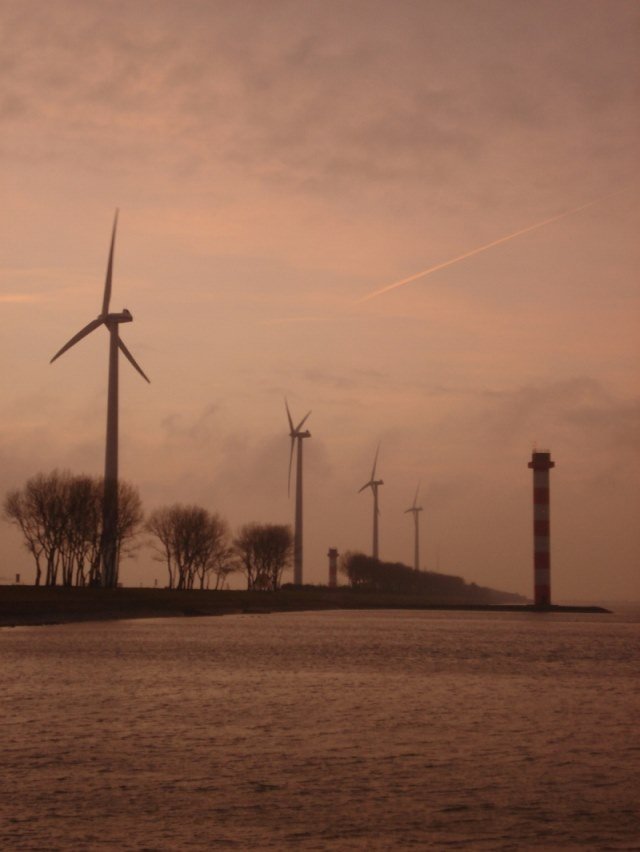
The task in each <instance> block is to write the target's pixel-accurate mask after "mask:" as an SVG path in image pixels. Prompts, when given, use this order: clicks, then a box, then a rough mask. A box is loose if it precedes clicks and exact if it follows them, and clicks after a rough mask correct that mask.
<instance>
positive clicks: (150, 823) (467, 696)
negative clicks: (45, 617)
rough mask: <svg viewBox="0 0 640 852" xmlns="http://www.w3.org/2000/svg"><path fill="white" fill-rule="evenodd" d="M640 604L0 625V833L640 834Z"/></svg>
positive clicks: (245, 841)
mask: <svg viewBox="0 0 640 852" xmlns="http://www.w3.org/2000/svg"><path fill="white" fill-rule="evenodd" d="M639 651H640V622H639V621H638V620H636V619H634V618H621V617H619V616H603V615H597V616H596V615H589V616H586V615H585V616H575V615H572V616H566V615H557V614H556V615H536V614H530V615H523V614H507V613H500V614H496V613H460V614H455V613H425V612H329V613H293V614H271V615H241V616H240V615H239V616H225V617H223V618H193V619H165V620H153V621H121V622H111V623H97V624H71V625H62V626H55V627H38V628H15V629H3V630H0V658H1V662H2V683H3V690H2V693H3V694H2V698H1V701H2V708H1V709H2V716H1V718H2V745H3V771H2V773H0V847H1V848H2V849H4V850H27V849H28V850H36V849H38V850H58V849H60V850H67V849H74V850H78V849H80V850H89V849H103V848H113V849H118V850H120V849H122V850H183V849H184V850H189V849H241V850H260V849H276V850H288V849H292V850H293V849H296V850H298V849H300V850H323V849H334V850H351V849H365V848H366V849H388V850H395V849H412V848H413V849H438V850H439V849H487V850H489V849H491V850H502V849H505V850H506V849H526V850H528V849H616V850H620V849H640V818H639V814H638V791H639V790H640V741H639V738H638V733H637V725H638V720H639V719H640V712H639V710H640V707H639V705H640V698H639V694H638V689H637V685H638V679H637V676H638V659H639V656H640V655H639V653H638V652H639Z"/></svg>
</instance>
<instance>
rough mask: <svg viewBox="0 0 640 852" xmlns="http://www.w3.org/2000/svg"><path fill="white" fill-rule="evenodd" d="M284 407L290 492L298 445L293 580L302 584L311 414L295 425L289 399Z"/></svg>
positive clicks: (289, 490) (297, 583) (308, 413)
mask: <svg viewBox="0 0 640 852" xmlns="http://www.w3.org/2000/svg"><path fill="white" fill-rule="evenodd" d="M284 407H285V408H286V409H287V419H288V421H289V436H290V438H291V453H290V455H289V479H288V493H289V494H290V493H291V467H292V465H293V453H294V450H295V448H296V444H297V447H298V453H297V458H296V521H295V528H294V534H293V582H294V583H295V584H296V585H298V586H299V585H302V441H303V440H304V439H305V438H310V437H311V432H309V430H308V429H307V430H305V431H304V432H303V431H302V427H303V426H304V424H305V422H306V420H307V417H308V416H309V415H310V414H311V412H310V411H308V412H307V413H306V414H305V416H304V417H303V418H302V420H301V421H300V422H299V423H298V425H297V426H294V425H293V419H292V417H291V412H290V411H289V404H288V402H287V400H286V399H285V401H284Z"/></svg>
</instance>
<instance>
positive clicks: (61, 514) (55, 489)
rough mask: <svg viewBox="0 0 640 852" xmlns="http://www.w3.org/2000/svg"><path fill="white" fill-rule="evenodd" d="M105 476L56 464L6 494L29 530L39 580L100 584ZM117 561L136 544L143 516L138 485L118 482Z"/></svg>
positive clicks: (13, 516) (9, 515) (12, 516)
mask: <svg viewBox="0 0 640 852" xmlns="http://www.w3.org/2000/svg"><path fill="white" fill-rule="evenodd" d="M103 491H104V488H103V480H102V478H98V477H90V476H83V475H73V474H71V473H69V472H68V471H62V472H61V471H57V470H54V471H53V472H52V473H49V474H44V473H39V474H36V475H35V476H32V477H31V478H30V479H28V480H27V482H26V484H25V485H24V487H23V488H16V489H14V490H12V491H9V493H8V494H7V495H6V497H5V500H4V505H3V512H4V517H5V519H6V520H7V521H9V522H10V523H12V524H15V525H16V526H17V527H18V528H19V529H20V531H21V532H22V534H23V536H24V544H25V547H26V548H27V550H28V551H29V553H31V555H32V556H33V559H34V562H35V567H36V578H35V585H36V586H39V585H40V584H41V583H42V582H44V585H46V586H55V585H57V584H58V582H60V584H61V585H63V586H73V585H76V586H85V585H95V584H97V583H98V582H99V579H100V540H101V536H102V501H103ZM118 503H119V505H118V525H117V550H118V561H119V559H120V557H121V556H124V555H129V554H130V553H131V552H132V551H133V549H134V548H135V539H136V536H137V535H138V533H139V531H140V527H141V524H142V520H143V513H142V503H141V501H140V497H139V495H138V492H137V490H136V489H135V488H134V487H133V486H132V485H130V484H129V483H127V482H120V483H119V486H118Z"/></svg>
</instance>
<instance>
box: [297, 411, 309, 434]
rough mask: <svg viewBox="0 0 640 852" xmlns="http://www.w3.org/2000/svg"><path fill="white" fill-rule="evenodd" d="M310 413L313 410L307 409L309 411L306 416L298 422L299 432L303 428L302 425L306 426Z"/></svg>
mask: <svg viewBox="0 0 640 852" xmlns="http://www.w3.org/2000/svg"><path fill="white" fill-rule="evenodd" d="M310 414H311V412H310V411H307V413H306V414H305V416H304V417H303V418H302V420H301V421H300V422H299V423H298V425H297V426H296V432H299V431H300V430H301V429H302V427H303V426H304V424H305V422H306V420H307V417H308V416H309V415H310Z"/></svg>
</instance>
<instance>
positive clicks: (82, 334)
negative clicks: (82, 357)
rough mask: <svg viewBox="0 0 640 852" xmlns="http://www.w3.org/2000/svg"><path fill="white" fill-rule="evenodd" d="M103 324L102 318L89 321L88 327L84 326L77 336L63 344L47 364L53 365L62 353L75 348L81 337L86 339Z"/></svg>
mask: <svg viewBox="0 0 640 852" xmlns="http://www.w3.org/2000/svg"><path fill="white" fill-rule="evenodd" d="M103 323H104V320H103V319H102V317H98V319H94V320H91V322H90V323H89V324H88V325H85V327H84V328H83V329H82V330H81V331H79V332H78V333H77V334H74V336H73V337H72V338H71V340H69V341H68V342H67V343H65V345H64V346H63V347H62V349H60V350H59V351H58V352H56V354H55V355H54V356H53V358H52V359H51V360H50V361H49V363H50V364H53V362H54V361H55V360H56V358H59V357H60V356H61V355H62V354H63V353H64V352H66V351H67V349H71V347H72V346H75V345H76V343H78V341H79V340H82V338H83V337H86V336H87V335H88V334H91V332H92V331H93V330H94V329H96V328H98V326H99V325H103Z"/></svg>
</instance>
